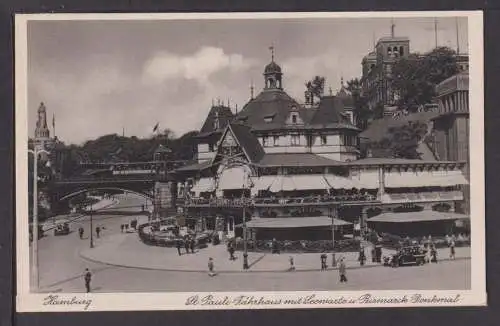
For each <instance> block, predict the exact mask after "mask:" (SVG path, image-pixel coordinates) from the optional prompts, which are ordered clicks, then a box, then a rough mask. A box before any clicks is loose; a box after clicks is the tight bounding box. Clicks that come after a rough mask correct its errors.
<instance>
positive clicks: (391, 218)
mask: <svg viewBox="0 0 500 326" xmlns="http://www.w3.org/2000/svg"><path fill="white" fill-rule="evenodd" d="M467 218H469V216H467V215H463V214H457V213H450V212H437V211H431V210H425V211H421V212H409V213H384V214H380V215H377V216H374V217H371V218H369V219H368V222H384V223H414V222H432V221H443V220H459V219H467Z"/></svg>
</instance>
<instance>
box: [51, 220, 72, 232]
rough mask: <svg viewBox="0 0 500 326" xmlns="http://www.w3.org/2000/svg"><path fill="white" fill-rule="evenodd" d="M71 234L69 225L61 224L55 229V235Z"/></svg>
mask: <svg viewBox="0 0 500 326" xmlns="http://www.w3.org/2000/svg"><path fill="white" fill-rule="evenodd" d="M67 234H69V223H68V222H64V223H59V224H57V225H56V227H55V229H54V235H67Z"/></svg>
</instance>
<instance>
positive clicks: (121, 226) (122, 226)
mask: <svg viewBox="0 0 500 326" xmlns="http://www.w3.org/2000/svg"><path fill="white" fill-rule="evenodd" d="M123 229H124V225H123V224H122V225H120V230H121V232H122V233H123Z"/></svg>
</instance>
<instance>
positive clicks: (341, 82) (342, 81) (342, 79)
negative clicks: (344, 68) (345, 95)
mask: <svg viewBox="0 0 500 326" xmlns="http://www.w3.org/2000/svg"><path fill="white" fill-rule="evenodd" d="M340 87H342V88H344V77H343V76H340Z"/></svg>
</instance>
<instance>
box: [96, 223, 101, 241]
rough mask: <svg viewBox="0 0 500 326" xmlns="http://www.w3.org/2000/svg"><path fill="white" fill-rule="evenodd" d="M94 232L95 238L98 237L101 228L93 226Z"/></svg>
mask: <svg viewBox="0 0 500 326" xmlns="http://www.w3.org/2000/svg"><path fill="white" fill-rule="evenodd" d="M95 234H96V235H97V238H98V239H99V235H100V234H101V228H100V227H98V226H96V228H95Z"/></svg>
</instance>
